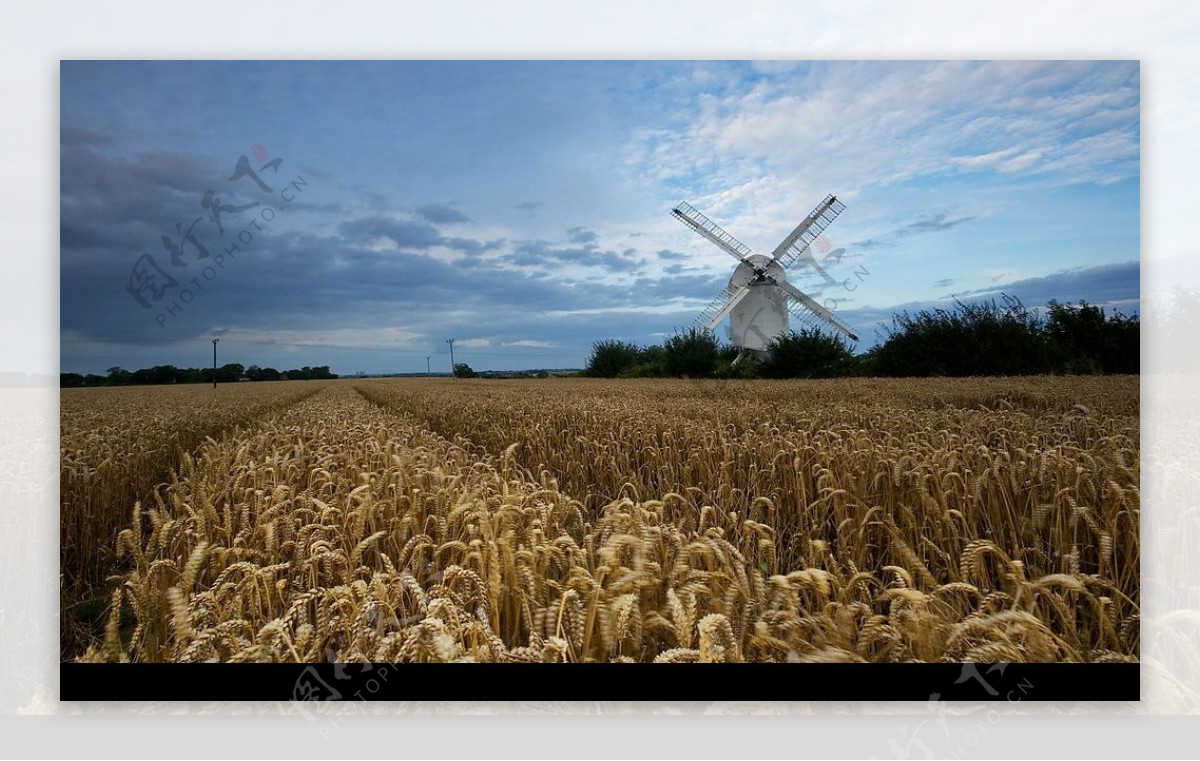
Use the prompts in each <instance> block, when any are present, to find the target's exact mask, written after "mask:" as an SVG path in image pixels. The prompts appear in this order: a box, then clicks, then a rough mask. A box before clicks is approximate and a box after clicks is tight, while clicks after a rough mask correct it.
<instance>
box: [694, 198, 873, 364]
mask: <svg viewBox="0 0 1200 761" xmlns="http://www.w3.org/2000/svg"><path fill="white" fill-rule="evenodd" d="M845 208H846V205H845V204H843V203H842V202H841V201H839V200H838V199H837V198H836V197H835V196H826V197H825V200H824V201H822V202H821V203H820V204H819V205H818V206H817V208H815V209H813V211H812V213H811V214H809V215H808V216H807V217H805V218H804V220H803V221H802V222H801V223H800V224H799V225H797V226H796V229H795V230H792V232H791V233H789V234H788V236H787V237H786V238H784V239H783V240H782V241H781V242H780V244H779V245H778V246H776V247H775V250H774V251H772V252H771V255H770V256H763V255H762V254H756V253H753V252H752V251H751V250H750V249H749V248H748V247H747V246H746V245H745V244H743V243H742V242H741V241H739V240H738V239H737V238H735V237H733V236H732V235H730V234H729V233H727V232H725V231H724V230H722V229H721V228H720V227H719V226H718V225H717V223H716V222H713V221H712V220H711V219H709V218H708V217H706V216H704V215H703V214H701V213H700V212H699V211H697V210H696V209H695V208H694V207H693V206H691V205H690V204H687V203H680V204H679V205H678V206H676V207H675V208H674V209H672V210H671V213H672V214H673V215H675V218H676V219H678V220H679V221H680V222H682V223H684V224H685V225H687V226H688V227H690V228H692V229H693V230H695V231H696V232H698V233H700V234H701V235H703V236H704V237H705V238H707V239H708V240H710V241H712V242H713V243H714V244H715V245H716V246H717V248H719V249H721V250H722V251H724V252H725V253H727V254H729V255H730V256H732V257H733V258H734V259H737V260H738V266H737V269H735V270H734V271H733V275H732V276H731V277H730V278H729V285H727V286H725V290H724V291H722V292H721V293H720V295H718V296H717V297H716V298H715V299H713V301H712V303H711V304H709V305H708V307H707V308H706V309H705V310H704V311H703V312H701V313H700V316H699V317H697V318H696V321H695V322H694V323H693V327H695V328H700V329H703V330H712V329H714V328H715V327H716V326H717V325H719V324H720V323H721V320H723V319H725V317H727V316H728V317H729V340H730V343H732V344H733V345H734V346H736V347H738V348H739V349H741V352H740V353H739V354H738V358H737V361H741V359H742V358H744V357H745V356H746V354H747V353H749V352H761V351H764V350H766V348H767V346H768V345H769V344H770V343H771V340H772V339H774V338H775V337H776V336H779V335H781V334H784V333H787V332H788V329H789V318H790V317H795V318H796V319H798V320H800V321H801V322H803V323H805V324H808V325H812V326H814V327H818V326H820V325H821V324H822V323H823V324H825V325H828V326H829V327H831V328H833V329H834V330H835V331H837V332H838V333H841V334H842V335H844V336H846V337H847V338H849V339H850V340H852V341H857V340H858V336H857V335H855V334H854V332H853V331H852V330H850V328H848V327H846V325H844V324H843V323H842V322H841V321H840V320H838V319H837V318H836V317H834V316H833V313H832V312H830V311H829V310H828V309H826V308H825V307H823V306H821V305H820V304H819V303H817V301H816V300H815V299H813V298H812V297H810V296H809V295H808V294H806V293H804V292H803V291H801V290H800V289H799V288H796V287H795V286H794V285H792V284H791V283H789V282H788V281H787V275H786V270H787V268H788V267H790V266H791V265H793V264H795V263H796V262H797V261H799V260H800V259H801V258H802V257H803V258H808V259H811V258H812V254H811V252H810V251H809V246H810V245H811V244H812V242H813V241H814V240H815V239H816V238H817V236H818V235H820V234H821V232H822V231H823V230H824V229H825V228H826V227H828V226H829V224H830V223H831V222H833V220H834V219H836V218H837V216H838V215H839V214H841V213H842V210H843V209H845ZM813 263H814V264H815V263H816V262H815V261H814V262H813Z"/></svg>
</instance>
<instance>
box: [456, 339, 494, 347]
mask: <svg viewBox="0 0 1200 761" xmlns="http://www.w3.org/2000/svg"><path fill="white" fill-rule="evenodd" d="M454 343H455V344H456V345H458V346H465V347H467V348H468V349H481V348H483V347H484V346H491V345H492V339H490V338H461V339H458V340H456V341H455V342H454Z"/></svg>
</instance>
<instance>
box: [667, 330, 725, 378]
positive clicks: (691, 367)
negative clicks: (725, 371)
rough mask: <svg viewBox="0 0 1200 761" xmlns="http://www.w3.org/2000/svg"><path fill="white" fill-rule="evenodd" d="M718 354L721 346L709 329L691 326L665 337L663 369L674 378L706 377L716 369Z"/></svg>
mask: <svg viewBox="0 0 1200 761" xmlns="http://www.w3.org/2000/svg"><path fill="white" fill-rule="evenodd" d="M720 355H721V347H720V345H719V344H718V343H717V339H716V337H715V336H713V334H712V333H711V332H710V331H707V330H697V329H695V328H692V329H689V330H687V331H685V332H683V333H676V334H675V335H673V336H671V337H670V338H668V339H667V343H666V344H665V345H664V346H663V369H664V370H665V371H666V374H667V375H670V376H673V377H676V378H682V377H684V376H687V377H689V378H706V377H708V376H710V375H712V374H713V372H714V371H715V370H716V369H717V363H718V361H719V360H720Z"/></svg>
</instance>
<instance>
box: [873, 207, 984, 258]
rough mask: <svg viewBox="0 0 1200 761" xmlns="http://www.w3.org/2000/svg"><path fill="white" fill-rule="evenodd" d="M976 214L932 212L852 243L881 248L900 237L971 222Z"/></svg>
mask: <svg viewBox="0 0 1200 761" xmlns="http://www.w3.org/2000/svg"><path fill="white" fill-rule="evenodd" d="M975 218H976V217H975V216H973V215H972V216H966V217H956V218H953V219H951V218H950V215H949V214H947V213H946V212H939V213H937V214H930V215H926V216H924V217H921V218H920V219H917V220H915V221H913V222H909V223H908V224H904V225H901V226H900V227H897V228H894V229H893V230H891V231H890V232H887V233H884V234H883V235H880V236H878V237H875V238H866V239H864V240H860V241H855V242H854V243H853V244H852V245H853V246H854V247H855V248H860V249H862V248H865V249H871V248H879V247H880V246H891V245H894V244H895V242H896V241H897V240H898V239H900V238H907V237H909V236H912V235H923V234H927V233H939V232H945V231H946V230H951V229H953V228H955V227H958V226H959V225H961V224H963V223H964V222H970V221H971V220H972V219H975Z"/></svg>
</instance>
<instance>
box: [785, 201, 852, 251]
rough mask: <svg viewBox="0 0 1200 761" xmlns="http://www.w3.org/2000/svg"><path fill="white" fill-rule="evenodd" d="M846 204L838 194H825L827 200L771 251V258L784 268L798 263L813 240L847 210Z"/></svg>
mask: <svg viewBox="0 0 1200 761" xmlns="http://www.w3.org/2000/svg"><path fill="white" fill-rule="evenodd" d="M845 208H846V204H844V203H842V202H841V201H839V200H838V199H837V196H831V195H830V196H825V200H824V201H821V203H819V204H818V205H817V208H815V209H813V210H812V213H811V214H809V215H808V216H807V217H805V218H804V220H803V221H802V222H801V223H800V224H799V225H797V226H796V229H795V230H792V232H791V233H790V234H789V235H788V236H787V237H786V238H784V239H783V241H781V242H780V244H779V245H778V246H776V247H775V250H774V251H772V252H771V258H772V259H774V260H775V261H777V262H779V264H780V266H782V267H783V268H784V269H787V268H788V267H790V266H792V265H793V264H795V263H796V260H797V259H799V258H800V257H801V256H803V255H804V252H805V251H807V250H808V247H809V246H810V245H812V242H813V241H814V240H816V239H817V236H818V235H820V234H821V233H822V232H823V231H824V230H825V228H826V227H829V225H830V223H832V222H833V220H835V219H837V216H838V215H839V214H841V213H842V211H843V210H845Z"/></svg>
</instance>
